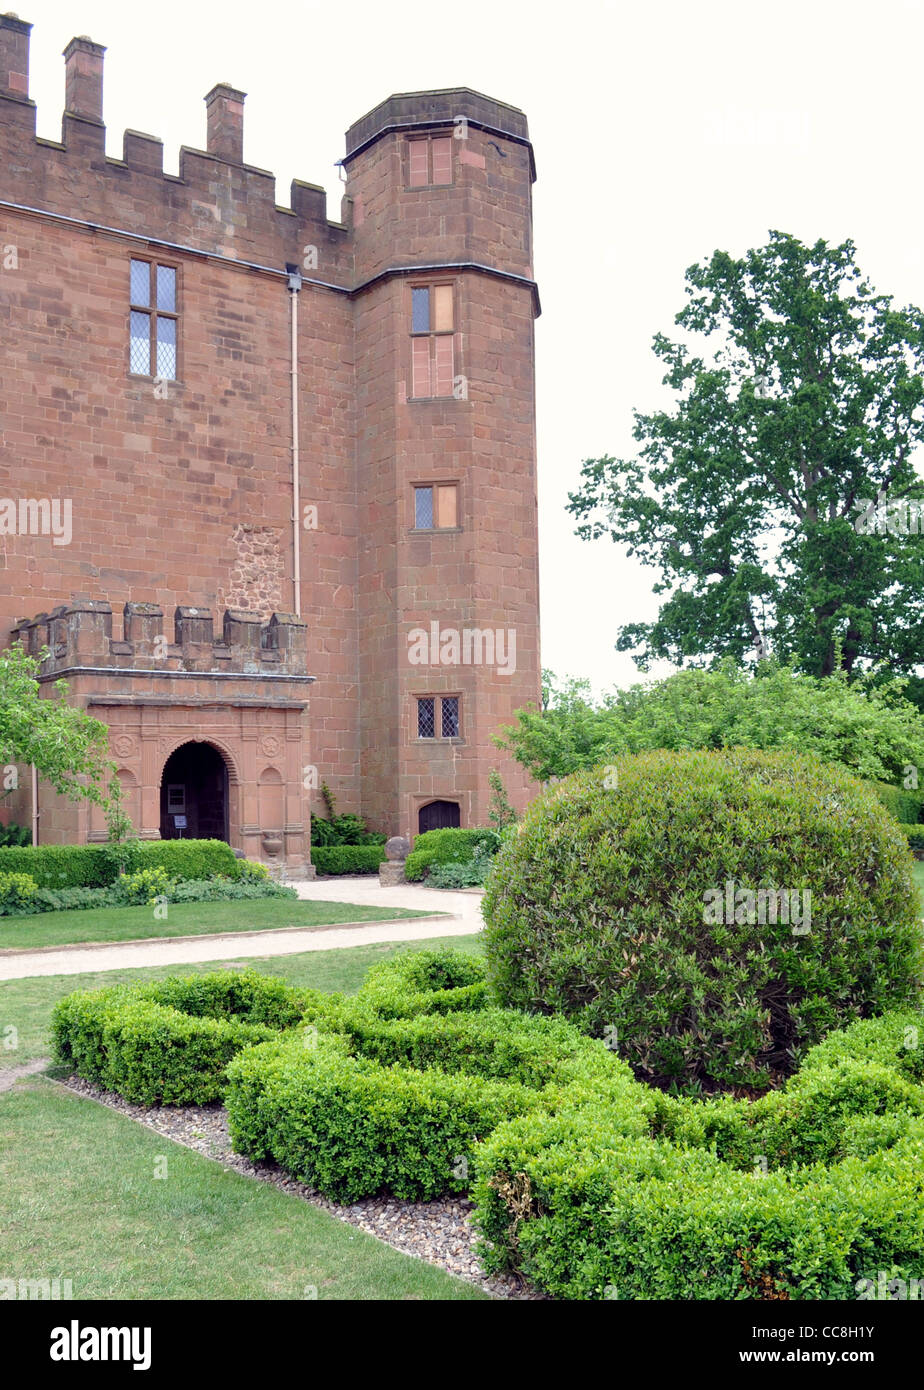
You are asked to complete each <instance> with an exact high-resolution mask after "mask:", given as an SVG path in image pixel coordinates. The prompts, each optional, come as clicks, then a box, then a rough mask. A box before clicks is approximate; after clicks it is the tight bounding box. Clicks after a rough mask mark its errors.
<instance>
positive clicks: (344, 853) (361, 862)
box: [311, 845, 387, 876]
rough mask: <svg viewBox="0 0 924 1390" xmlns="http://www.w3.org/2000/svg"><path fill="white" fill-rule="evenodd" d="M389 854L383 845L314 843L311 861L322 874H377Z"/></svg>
mask: <svg viewBox="0 0 924 1390" xmlns="http://www.w3.org/2000/svg"><path fill="white" fill-rule="evenodd" d="M386 858H387V856H386V854H385V850H384V848H383V847H382V846H381V845H312V847H311V862H312V864H313V865H314V867H315V869H316V870H317V872H318V873H319V874H320V875H322V876H323V875H325V874H376V873H378V871H379V865H380V864H384V862H385V860H386Z"/></svg>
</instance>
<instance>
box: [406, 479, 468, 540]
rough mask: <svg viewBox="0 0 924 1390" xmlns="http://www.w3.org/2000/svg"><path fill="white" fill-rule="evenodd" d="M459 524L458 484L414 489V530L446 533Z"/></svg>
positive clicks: (434, 484) (436, 484)
mask: <svg viewBox="0 0 924 1390" xmlns="http://www.w3.org/2000/svg"><path fill="white" fill-rule="evenodd" d="M458 524H459V485H458V483H431V484H429V485H428V486H426V487H415V488H414V529H415V530H417V531H445V530H450V529H454V528H455V527H457V526H458Z"/></svg>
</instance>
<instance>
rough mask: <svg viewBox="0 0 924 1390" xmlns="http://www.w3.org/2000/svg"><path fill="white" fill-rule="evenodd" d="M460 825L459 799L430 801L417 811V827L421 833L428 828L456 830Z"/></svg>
mask: <svg viewBox="0 0 924 1390" xmlns="http://www.w3.org/2000/svg"><path fill="white" fill-rule="evenodd" d="M458 825H459V803H458V801H428V802H427V804H426V806H421V808H420V810H419V811H418V812H417V829H418V831H419V833H420V834H421V835H422V834H423V833H424V831H426V830H455V829H457V828H458Z"/></svg>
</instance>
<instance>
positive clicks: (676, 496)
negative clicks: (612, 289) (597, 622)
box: [568, 232, 924, 676]
mask: <svg viewBox="0 0 924 1390" xmlns="http://www.w3.org/2000/svg"><path fill="white" fill-rule="evenodd" d="M854 250H855V248H854V245H853V243H852V242H850V241H846V242H844V243H843V245H841V246H830V245H829V244H828V243H827V242H824V241H818V242H816V243H815V245H813V246H804V245H803V244H802V243H801V242H800V241H798V240H797V239H796V238H795V237H793V236H788V235H785V234H783V233H781V232H773V233H771V234H770V240H769V242H768V244H767V245H766V246H764V247H761V248H760V249H758V250H752V251H749V252H747V254H746V255H745V256H743V257H742V258H741V259H739V260H736V259H734V258H733V257H732V256H730V255H729V254H728V253H727V252H724V251H716V252H715V254H714V255H713V256H712V257H711V259H709V260H708V261H706V262H704V263H703V264H701V265H695V266H692V267H691V268H690V269H689V270H688V271H687V273H686V281H687V286H686V292H687V297H688V302H687V304H686V306H685V307H684V308H683V309H682V310H681V312H680V313H678V314H677V316H676V323H677V324H678V325H679V326H680V327H681V328H682V329H684V330H685V335H686V337H687V339H688V340H689V341H690V342H693V343H698V341H700V340H701V341H702V343H703V350H702V354H701V355H700V354H699V353H698V352H694V351H692V350H691V349H690V347H689V346H687V345H686V344H685V343H681V342H674V341H671V339H670V338H668V337H666V336H663V335H660V334H659V335H658V336H657V337H656V338H655V340H654V351H655V353H656V355H657V356H658V357H659V358H660V359H661V361H662V362H663V363H664V365H665V369H666V374H665V376H664V382H665V384H666V385H667V386H669V387H670V388H671V390H672V391H673V392H674V393H675V395H676V400H675V403H674V405H673V407H672V408H671V409H669V410H662V411H656V412H655V413H653V414H649V415H644V414H640V413H638V412H637V413H636V415H635V430H634V434H635V438H636V439H637V440H638V441H639V443H640V445H641V450H640V452H639V455H638V456H637V457H636V458H634V459H614V458H610V457H605V458H599V459H588V460H586V461H585V462H584V464H583V467H582V470H581V485H580V488H579V490H578V491H577V492H576V493H573V494H571V498H570V502H569V507H568V510H569V511H570V512H571V513H572V514H573V515H574V516H575V517H576V518H577V519H578V522H579V525H578V527H577V534H578V535H580V536H582V537H584V538H585V539H592V538H595V537H598V536H602V535H607V534H608V535H610V536H611V537H612V539H613V540H614V541H617V542H619V543H620V544H622V545H624V546H626V547H627V548H628V552H629V554H631V555H637V556H639V557H640V558H641V560H642V561H643V562H644V563H645V564H648V565H651V566H653V567H655V568H657V569H658V570H659V571H660V574H661V580H660V582H659V583H658V584H657V585H656V586H655V592H656V593H659V594H665V595H667V597H666V599H665V601H664V602H663V605H662V607H661V609H660V611H659V613H658V617H657V619H656V621H655V622H653V623H632V624H630V625H629V626H627V627H625V628H623V629H622V630H621V632H620V633H619V634H618V640H617V643H616V645H617V647H618V648H619V649H620V650H623V651H633V652H635V653H636V659H637V660H638V661H639V664H640V665H642V666H643V667H644V665H645V664H646V663H647V662H648V661H650V660H651V659H652V658H656V657H661V658H667V659H669V660H671V661H673V662H674V663H675V664H676V665H678V666H681V665H683V664H684V663H685V662H689V661H690V660H693V661H699V662H700V663H702V662H703V661H705V662H706V663H707V664H708V663H711V662H714V661H715V660H717V659H719V658H720V657H721V656H731V657H733V658H735V659H736V660H737V661H739V662H746V663H750V664H756V662H757V661H758V660H759V659H761V658H762V657H763V656H766V655H767V654H768V652H769V651H770V650H772V651H773V652H774V654H775V655H777V656H778V657H779V658H780V659H781V660H783V661H787V662H793V663H795V665H796V666H797V667H798V668H799V669H801V670H803V671H805V672H807V673H809V674H811V675H815V676H823V675H829V674H830V673H831V672H832V671H834V670H835V668H836V667H837V666H840V667H842V668H843V669H844V670H846V671H847V672H853V671H855V670H861V669H868V668H869V667H870V666H872V665H874V664H879V665H880V666H881V667H886V668H888V669H889V670H890V671H891V673H892V674H906V675H911V674H912V673H913V670H914V667H915V666H916V665H917V664H918V663H920V662H921V661H922V660H924V642H922V636H921V620H920V615H921V612H922V605H924V536H922V535H921V534H906V532H908V531H909V530H912V531H913V530H918V531H924V522H922V521H921V520H920V519H917V518H916V516H915V508H914V507H911V509H910V510H911V516H910V518H909V503H917V502H919V501H920V499H921V498H922V497H924V487H922V484H921V482H920V481H919V480H918V477H917V474H916V471H915V465H914V459H913V454H914V451H915V448H916V447H917V446H918V445H919V444H920V443H921V440H922V437H924V313H922V311H921V310H920V309H916V308H913V307H906V308H897V307H896V306H895V305H894V304H893V301H892V299H891V298H890V297H889V296H887V295H881V294H877V293H875V292H874V291H873V289H872V288H871V286H870V285H869V283H868V282H867V281H866V280H865V279H863V277H862V276H861V274H860V271H859V270H858V268H857V266H856V263H855V258H854ZM708 349H711V351H709V352H708V355H707V350H708ZM881 495H884V500H883V499H882V498H881ZM879 503H881V504H882V507H885V508H887V509H888V512H887V513H886V512H884V511H883V510H882V509H881V507H879V506H877V504H879Z"/></svg>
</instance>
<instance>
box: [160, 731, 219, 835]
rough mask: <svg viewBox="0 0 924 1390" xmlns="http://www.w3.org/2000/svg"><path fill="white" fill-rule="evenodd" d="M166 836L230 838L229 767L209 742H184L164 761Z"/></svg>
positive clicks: (162, 826)
mask: <svg viewBox="0 0 924 1390" xmlns="http://www.w3.org/2000/svg"><path fill="white" fill-rule="evenodd" d="M160 834H161V839H163V840H176V839H184V840H227V839H228V767H227V764H226V763H225V760H224V758H223V757H222V756H221V754H220V753H219V751H218V749H217V748H214V747H213V746H212V744H210V743H183V744H181V745H180V747H179V748H177V749H176V750H175V752H173V753H171V754H170V757H169V758H168V759H167V761H166V762H165V763H164V772H163V776H162V778H161V783H160Z"/></svg>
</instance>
